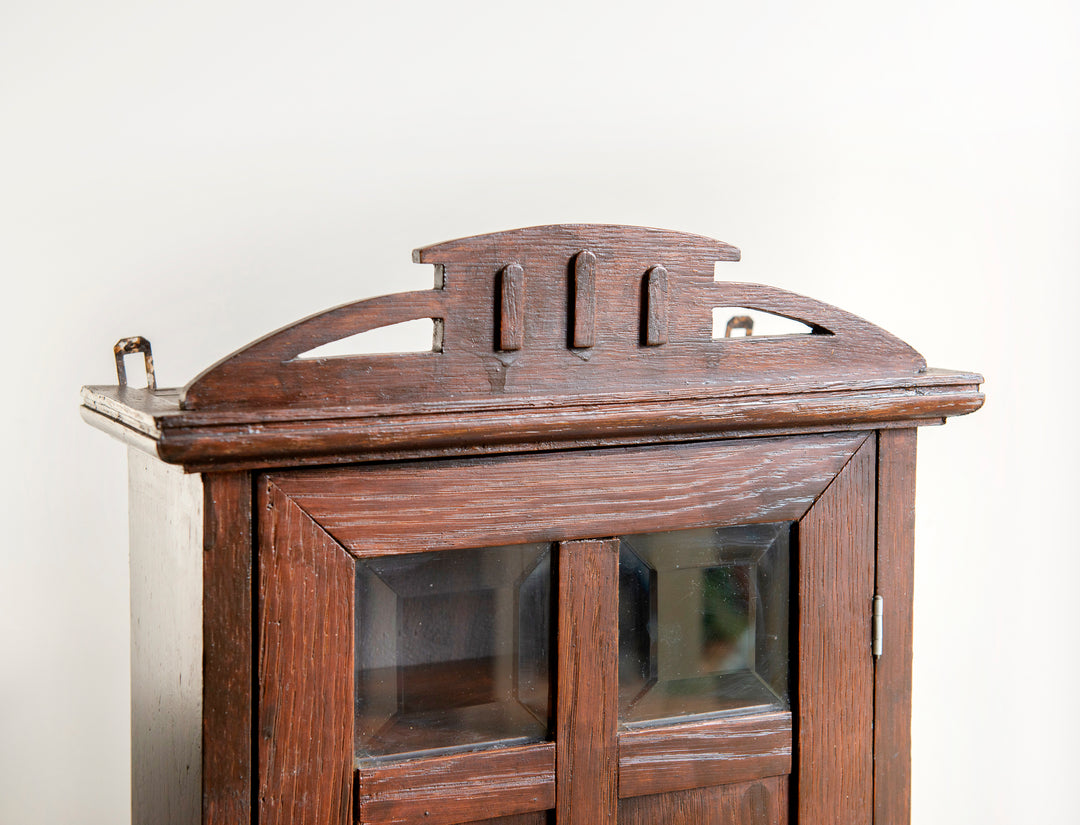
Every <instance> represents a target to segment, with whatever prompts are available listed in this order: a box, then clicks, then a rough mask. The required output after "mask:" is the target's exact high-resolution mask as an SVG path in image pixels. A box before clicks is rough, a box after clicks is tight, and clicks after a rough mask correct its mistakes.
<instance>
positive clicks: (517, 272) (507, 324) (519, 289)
mask: <svg viewBox="0 0 1080 825" xmlns="http://www.w3.org/2000/svg"><path fill="white" fill-rule="evenodd" d="M499 289H500V292H501V301H500V303H499V349H501V350H503V351H504V352H513V351H515V350H519V349H521V348H522V346H524V344H525V273H524V271H523V270H522V268H521V266H520V265H518V264H509V265H508V266H504V267H503V269H502V271H501V272H500V273H499Z"/></svg>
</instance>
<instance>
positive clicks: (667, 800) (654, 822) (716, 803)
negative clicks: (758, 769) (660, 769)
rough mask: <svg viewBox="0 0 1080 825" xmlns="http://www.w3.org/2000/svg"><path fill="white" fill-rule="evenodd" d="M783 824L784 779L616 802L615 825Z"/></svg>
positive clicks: (785, 809)
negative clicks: (616, 822)
mask: <svg viewBox="0 0 1080 825" xmlns="http://www.w3.org/2000/svg"><path fill="white" fill-rule="evenodd" d="M827 821H829V820H822V822H827ZM787 822H788V777H786V776H771V777H768V778H766V779H758V780H755V781H753V782H738V783H735V784H731V785H712V786H709V787H705V788H693V789H692V790H685V791H674V792H672V793H660V794H652V795H650V796H635V797H631V798H629V799H620V800H619V825H658V824H659V823H663V825H787Z"/></svg>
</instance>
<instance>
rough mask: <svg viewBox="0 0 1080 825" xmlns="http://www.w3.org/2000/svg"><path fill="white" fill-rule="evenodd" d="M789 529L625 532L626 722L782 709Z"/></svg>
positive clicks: (622, 635)
mask: <svg viewBox="0 0 1080 825" xmlns="http://www.w3.org/2000/svg"><path fill="white" fill-rule="evenodd" d="M791 529H792V525H791V523H790V522H785V523H782V524H755V525H748V526H744V527H724V528H706V529H702V530H681V531H678V532H671V533H648V534H642V535H636V536H624V537H622V540H621V545H620V549H619V706H620V719H621V720H622V721H623V722H624V723H637V722H645V721H651V720H658V719H667V718H671V717H675V716H686V715H693V714H702V713H717V712H725V711H727V712H733V711H740V712H742V711H749V710H763V709H766V708H787V707H789V702H788V657H789V644H788V636H789V633H788V627H789V611H788V594H789V580H790V549H789V545H790V537H791Z"/></svg>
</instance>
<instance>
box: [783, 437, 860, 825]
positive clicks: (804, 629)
mask: <svg viewBox="0 0 1080 825" xmlns="http://www.w3.org/2000/svg"><path fill="white" fill-rule="evenodd" d="M875 452H876V450H875V441H874V439H868V440H867V441H866V442H865V443H864V444H863V446H862V447H861V448H860V449H859V451H858V452H857V453H856V454H855V456H854V457H853V458H852V459H851V461H849V462H848V464H847V466H845V467H844V469H843V470H842V471H841V472H840V474H839V475H838V476H837V478H836V480H835V481H834V482H833V483H832V484H831V485H830V486H829V488H828V489H827V490H825V492H824V493H823V494H822V495H821V498H819V499H818V500H817V502H815V504H814V506H813V507H811V508H810V510H809V511H808V512H807V514H806V515H805V516H804V517H803V519H802V520H801V521H800V522H799V525H798V534H799V559H798V580H799V600H798V602H799V603H798V669H797V684H798V688H797V693H798V699H797V713H798V723H797V731H798V734H797V735H798V747H797V753H798V770H797V776H798V792H797V806H798V821H799V823H801V825H810V824H811V823H813V824H815V825H816V823H831V824H832V825H865V823H867V822H870V821H871V817H872V794H873V723H874V720H873V707H874V695H873V694H874V674H873V658H872V656H871V653H870V614H871V604H872V601H873V596H874V542H875V533H874V515H875V514H874V500H875V488H876V481H877V477H876V476H877V464H876V456H875Z"/></svg>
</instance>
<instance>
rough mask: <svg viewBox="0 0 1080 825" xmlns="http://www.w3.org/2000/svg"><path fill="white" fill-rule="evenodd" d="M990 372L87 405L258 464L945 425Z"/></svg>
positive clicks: (135, 393) (89, 401)
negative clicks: (374, 400) (403, 397)
mask: <svg viewBox="0 0 1080 825" xmlns="http://www.w3.org/2000/svg"><path fill="white" fill-rule="evenodd" d="M981 381H982V377H981V376H978V375H971V374H967V373H951V372H944V371H940V370H928V371H927V372H926V373H924V374H921V375H918V376H909V377H906V378H899V379H893V380H882V379H873V378H860V377H857V376H855V375H851V376H848V377H847V379H845V380H843V381H834V382H830V383H829V384H827V385H822V384H820V383H814V382H812V381H811V382H807V381H801V380H800V379H798V378H797V377H793V376H788V377H785V378H784V379H783V380H779V379H778V380H776V381H775V382H773V383H772V384H770V385H758V386H754V387H750V386H746V387H737V388H731V387H729V388H726V389H725V388H714V390H715V391H712V390H710V389H709V388H702V387H694V386H692V385H687V386H686V387H684V388H682V389H680V390H668V391H664V392H661V393H648V392H644V393H626V394H625V395H624V396H621V397H616V396H614V395H612V394H603V393H599V392H598V393H596V394H594V395H593V396H592V397H591V398H590V399H588V400H587V401H585V402H582V403H578V402H577V401H570V400H567V399H563V398H559V397H548V398H535V399H530V400H529V402H528V403H527V404H522V403H516V402H513V401H501V402H500V401H499V400H498V399H494V400H487V401H464V400H462V399H457V398H455V397H454V396H452V395H448V396H446V397H443V398H440V399H438V400H437V401H432V402H426V403H417V404H413V405H408V404H405V405H402V404H390V403H386V404H383V405H378V406H372V405H356V406H345V407H340V408H327V407H322V408H319V409H318V410H212V411H186V410H180V408H179V394H178V391H177V390H159V391H157V392H156V393H148V392H147V391H146V390H141V389H138V388H131V387H125V388H123V389H118V388H117V387H86V388H84V389H83V404H84V407H83V416H84V418H86V420H87V421H88V422H89V423H91V424H93V425H94V426H96V427H98V428H100V429H103V430H105V431H106V432H108V433H109V434H110V435H113V436H115V437H117V438H120V439H122V440H125V441H127V442H129V443H132V444H134V445H135V446H138V447H139V448H140V449H143V450H145V451H149V452H150V453H152V454H155V455H157V456H158V457H160V458H161V459H162V460H163V461H167V462H171V463H179V464H183V465H185V467H186V468H188V469H195V470H206V469H247V468H255V467H268V466H274V465H289V466H296V465H302V464H329V463H344V462H353V461H357V460H368V459H382V460H385V459H401V458H417V457H424V456H433V455H474V454H484V453H499V452H528V451H533V450H538V449H553V448H567V449H568V448H571V447H574V448H581V447H595V446H614V445H625V444H635V443H657V442H664V441H693V440H703V439H709V438H717V437H721V436H722V437H725V438H733V437H755V436H761V435H780V434H793V433H799V432H814V431H835V430H838V429H845V428H847V429H851V428H867V427H871V426H872V427H875V428H880V427H891V426H904V427H910V426H914V425H924V424H940V423H942V420H943V419H944V418H945V417H946V416H953V415H964V414H966V413H969V412H972V411H974V410H977V409H978V408H979V407H980V406H981V405H982V402H983V396H982V394H981V393H980V392H979V391H978V384H979V382H981Z"/></svg>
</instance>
